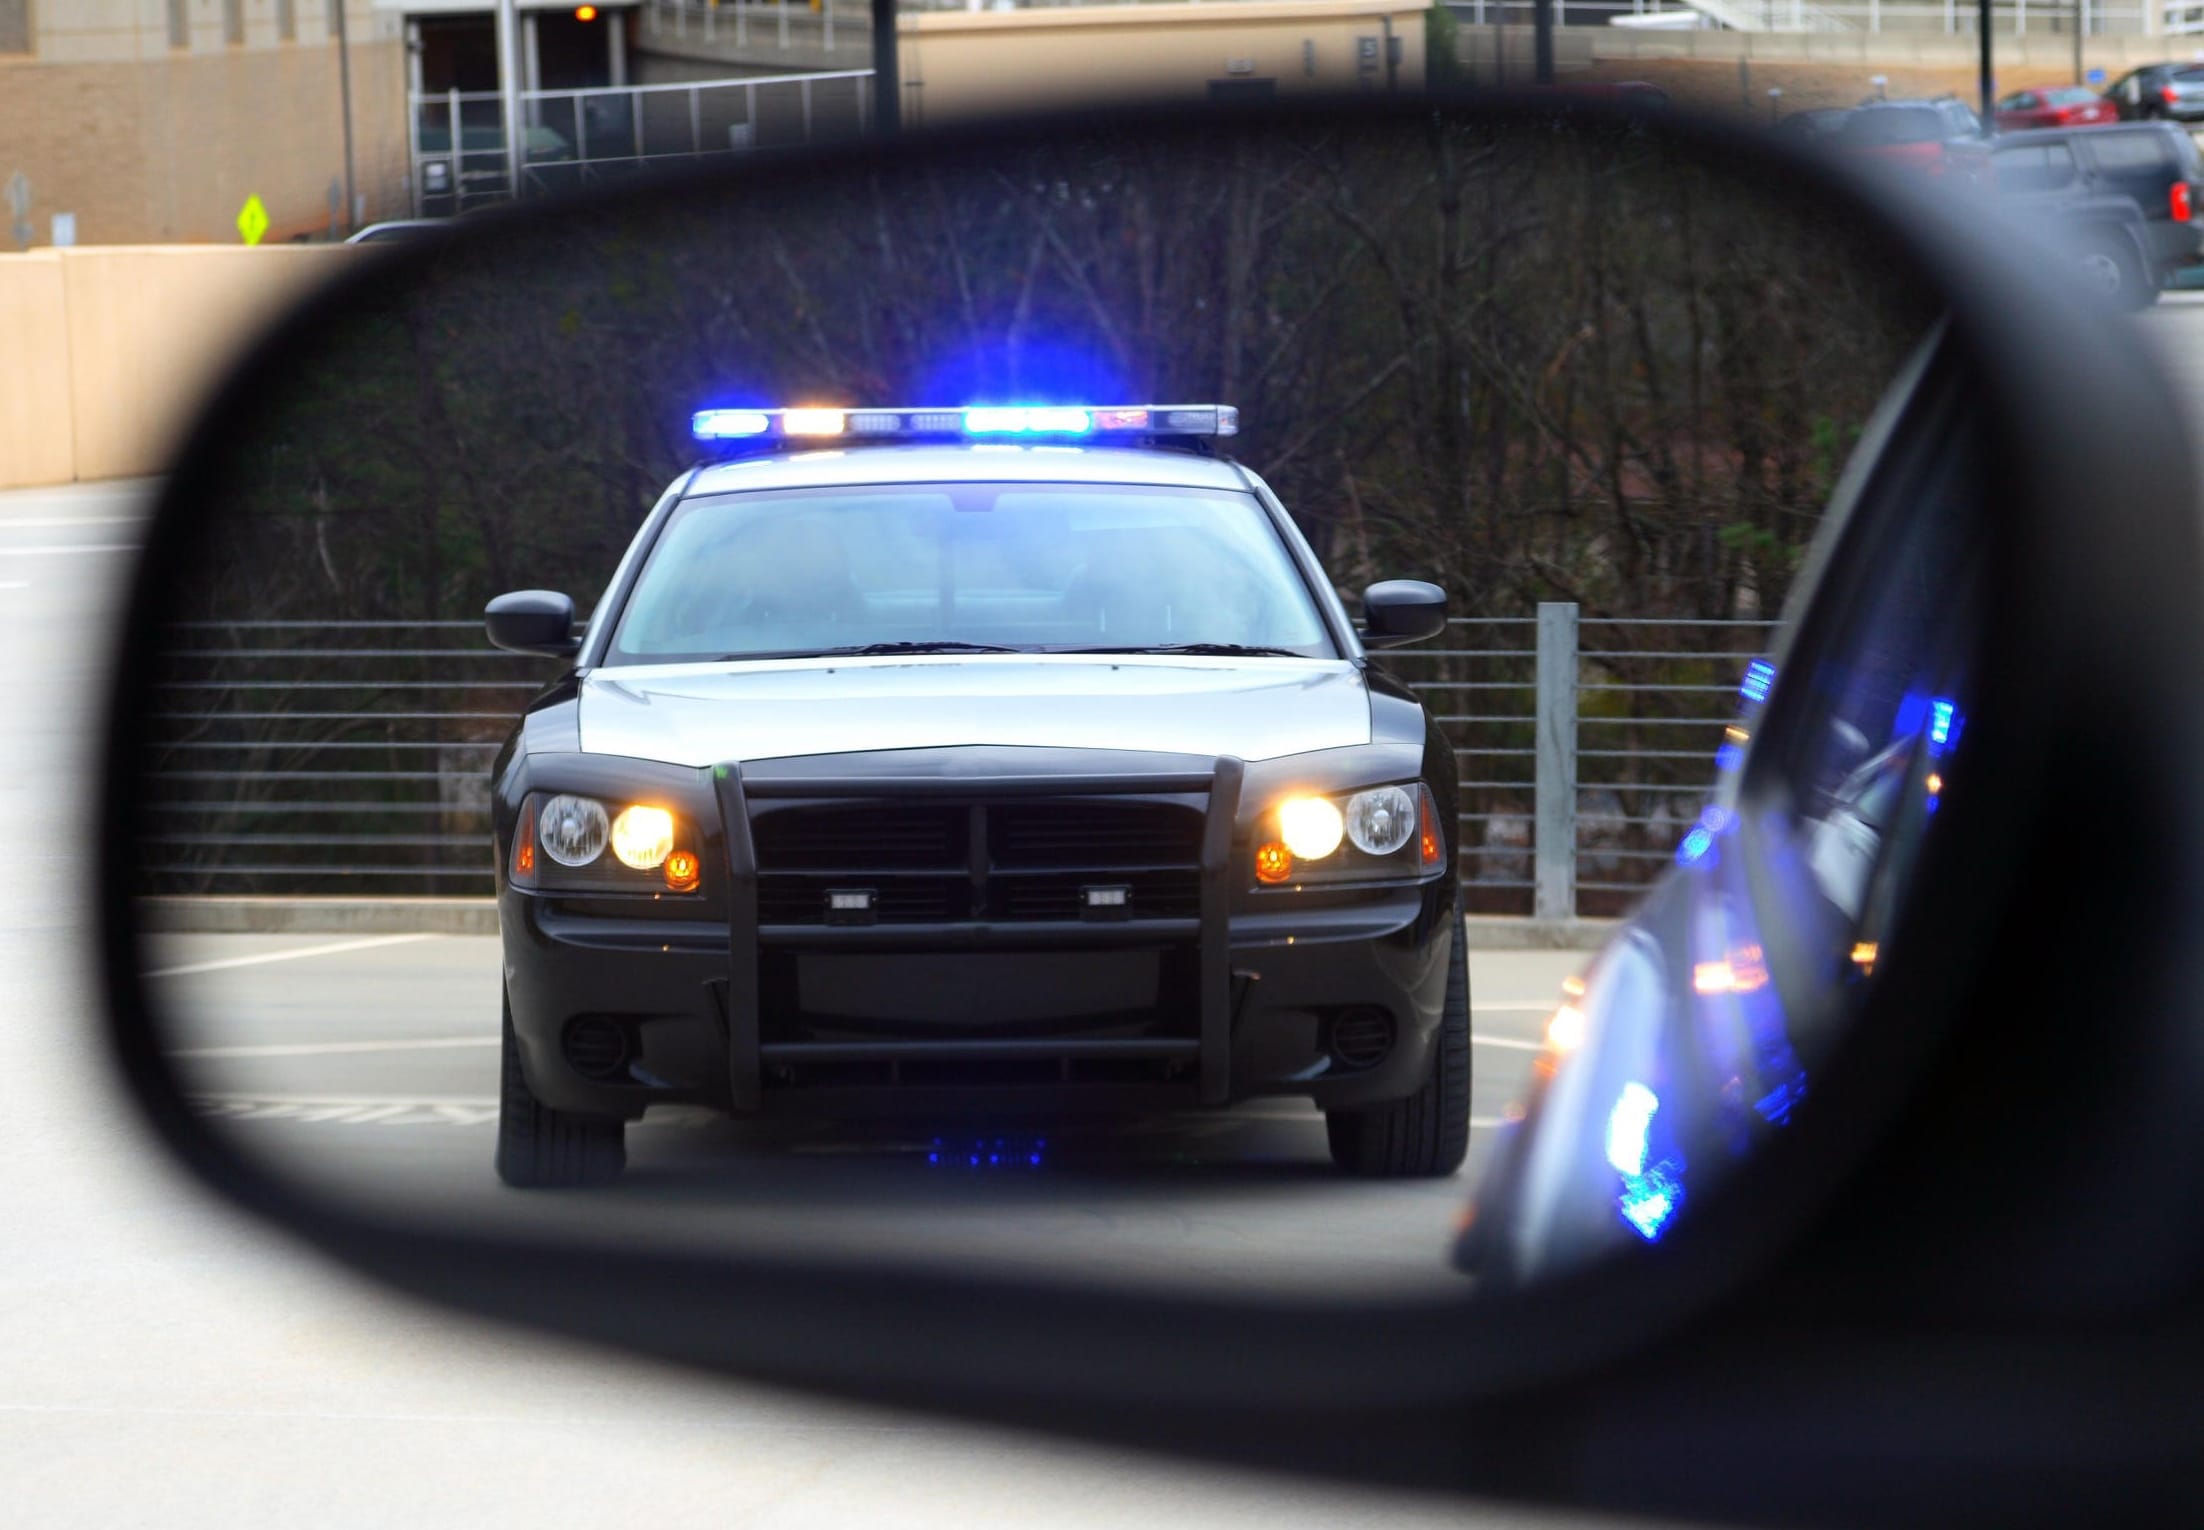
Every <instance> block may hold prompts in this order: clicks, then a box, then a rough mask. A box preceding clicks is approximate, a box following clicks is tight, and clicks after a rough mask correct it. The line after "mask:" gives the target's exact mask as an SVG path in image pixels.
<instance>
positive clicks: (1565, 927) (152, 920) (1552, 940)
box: [140, 897, 1617, 951]
mask: <svg viewBox="0 0 2204 1530" xmlns="http://www.w3.org/2000/svg"><path fill="white" fill-rule="evenodd" d="M140 907H141V908H142V909H143V910H144V912H145V922H146V925H147V926H148V927H149V928H151V929H154V930H157V931H160V932H161V933H163V934H171V935H396V934H415V933H424V934H432V935H495V934H496V933H497V904H496V902H495V901H494V900H492V899H489V898H252V897H233V898H223V897H209V898H189V897H161V898H145V899H142V900H140ZM1465 922H1466V924H1467V925H1468V928H1469V943H1470V945H1471V946H1472V947H1474V948H1475V949H1477V950H1480V951H1515V950H1560V951H1591V950H1596V949H1598V948H1599V947H1600V946H1601V945H1603V944H1605V943H1606V940H1607V937H1608V936H1609V935H1611V934H1613V933H1614V930H1615V925H1616V923H1617V921H1615V920H1612V919H1564V920H1554V921H1547V920H1539V919H1514V918H1506V917H1502V916H1498V915H1489V914H1472V915H1470V916H1469V918H1468V919H1467V920H1466V921H1465Z"/></svg>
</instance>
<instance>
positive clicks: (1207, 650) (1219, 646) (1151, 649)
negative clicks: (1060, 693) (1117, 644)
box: [1049, 643, 1308, 659]
mask: <svg viewBox="0 0 2204 1530" xmlns="http://www.w3.org/2000/svg"><path fill="white" fill-rule="evenodd" d="M1049 652H1050V653H1191V654H1219V655H1223V656H1225V657H1227V658H1276V659H1305V658H1307V657H1308V655H1307V654H1305V653H1301V652H1299V651H1298V650H1295V649H1292V648H1263V647H1259V646H1257V645H1255V644H1252V643H1130V644H1127V645H1126V646H1124V647H1122V648H1051V649H1050V650H1049Z"/></svg>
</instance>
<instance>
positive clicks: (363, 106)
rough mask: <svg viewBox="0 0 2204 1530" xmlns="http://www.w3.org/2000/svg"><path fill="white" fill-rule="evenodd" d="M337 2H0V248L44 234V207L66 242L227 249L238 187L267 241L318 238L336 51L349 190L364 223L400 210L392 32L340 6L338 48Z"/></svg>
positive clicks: (399, 102) (340, 174)
mask: <svg viewBox="0 0 2204 1530" xmlns="http://www.w3.org/2000/svg"><path fill="white" fill-rule="evenodd" d="M338 3H339V0H0V191H4V190H6V189H7V188H8V187H10V186H11V184H12V186H13V187H14V189H15V196H14V198H13V199H12V204H11V203H10V202H7V201H0V250H5V249H19V248H22V247H23V246H24V245H26V244H35V245H46V244H50V243H53V242H54V234H55V226H54V218H55V215H57V214H59V215H62V218H63V224H62V229H61V232H62V234H63V237H64V238H67V237H69V235H70V232H71V230H70V228H69V224H70V222H71V221H73V223H74V230H73V234H74V242H76V243H79V244H118V243H140V242H149V241H223V242H231V243H234V242H236V241H237V240H238V238H239V235H238V232H237V228H236V219H237V215H238V212H239V210H240V209H241V208H242V207H243V206H244V204H245V201H246V199H247V198H248V197H250V196H258V197H259V198H260V199H261V201H262V202H263V204H264V205H265V206H266V208H267V211H268V216H269V228H268V231H267V235H266V237H267V238H268V239H270V240H285V239H290V238H294V237H298V236H302V235H306V234H309V233H320V234H326V232H327V230H328V229H329V227H330V224H331V222H332V219H333V217H335V215H336V213H337V211H338V209H337V208H334V207H333V206H332V188H336V194H335V201H336V202H337V203H338V204H339V205H340V206H341V202H342V187H343V184H344V178H345V143H344V139H345V131H344V129H345V120H344V119H345V113H344V110H343V106H342V97H343V87H342V80H341V66H342V64H344V63H346V62H348V63H349V69H350V75H351V92H352V123H353V146H352V161H353V188H354V196H355V198H356V199H357V200H358V203H359V208H360V211H361V212H363V213H364V215H365V216H366V217H368V218H374V217H379V216H381V217H387V216H393V215H396V214H397V213H399V212H401V211H402V210H403V208H404V206H405V202H406V196H405V189H404V186H403V178H404V175H405V169H406V165H405V160H406V154H405V117H404V89H405V60H404V53H403V51H402V42H401V33H400V30H399V27H398V25H397V23H396V22H395V21H394V20H392V19H390V18H388V17H385V16H382V15H380V14H379V13H378V12H377V11H376V10H375V9H374V8H373V6H372V5H371V4H370V0H345V3H346V5H347V6H348V10H347V14H346V17H345V33H346V38H347V41H346V45H345V46H344V47H342V48H340V47H339V46H338V41H337V32H338V29H337V20H338V16H337V5H338ZM17 177H20V178H21V179H20V180H18V179H16V178H17ZM26 192H27V195H26V194H25V193H26ZM26 229H27V231H28V234H29V237H28V238H27V239H26V238H24V237H22V235H23V234H24V232H25V231H26Z"/></svg>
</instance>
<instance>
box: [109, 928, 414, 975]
mask: <svg viewBox="0 0 2204 1530" xmlns="http://www.w3.org/2000/svg"><path fill="white" fill-rule="evenodd" d="M435 938H436V937H435V936H434V935H432V934H428V933H426V932H420V933H415V934H411V935H371V936H369V937H367V938H366V939H365V940H340V941H337V942H335V943H334V944H332V945H326V946H301V947H299V948H297V949H295V950H290V951H264V952H262V953H261V954H260V955H258V956H230V957H225V958H223V959H222V960H221V961H216V962H187V963H186V964H185V965H183V966H181V967H159V968H156V969H154V970H153V971H151V972H148V973H146V974H145V975H146V976H147V977H149V978H157V977H183V976H184V975H185V974H187V973H192V972H220V971H222V970H224V969H225V968H229V967H257V966H260V965H261V964H262V963H263V962H295V961H300V960H303V959H304V958H306V957H309V956H335V955H336V954H337V953H338V952H340V951H365V950H368V949H369V948H370V947H373V946H396V945H403V944H404V943H405V942H407V941H409V940H433V939H435Z"/></svg>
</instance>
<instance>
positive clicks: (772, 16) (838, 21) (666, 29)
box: [643, 0, 872, 58]
mask: <svg viewBox="0 0 2204 1530" xmlns="http://www.w3.org/2000/svg"><path fill="white" fill-rule="evenodd" d="M643 32H644V35H645V36H646V37H649V38H653V39H656V40H659V41H664V40H667V39H671V40H674V41H676V42H699V43H706V44H711V45H714V46H725V47H730V48H739V49H761V50H763V49H773V50H778V51H782V52H795V51H802V52H806V53H814V52H816V53H836V52H841V53H848V54H850V55H851V56H852V57H857V58H863V57H866V56H868V55H869V54H870V52H871V50H872V7H871V6H870V5H869V4H866V3H865V0H820V3H819V4H818V5H816V6H814V5H812V4H810V3H809V0H795V3H794V4H788V3H785V0H772V3H765V0H649V3H648V4H647V5H645V6H644V7H643Z"/></svg>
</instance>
